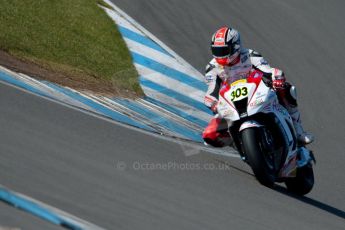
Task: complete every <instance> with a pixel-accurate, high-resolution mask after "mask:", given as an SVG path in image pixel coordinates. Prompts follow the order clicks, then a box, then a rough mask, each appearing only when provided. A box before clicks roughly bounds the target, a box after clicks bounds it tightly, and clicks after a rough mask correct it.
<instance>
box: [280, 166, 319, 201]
mask: <svg viewBox="0 0 345 230" xmlns="http://www.w3.org/2000/svg"><path fill="white" fill-rule="evenodd" d="M285 184H286V187H287V189H288V191H290V192H292V193H295V194H297V195H301V196H303V195H305V194H307V193H309V192H310V191H311V190H312V188H313V186H314V172H313V167H312V164H311V163H309V164H307V165H305V166H303V167H301V168H297V173H296V177H294V178H289V179H287V180H286V181H285Z"/></svg>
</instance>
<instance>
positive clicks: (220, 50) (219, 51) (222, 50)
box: [211, 46, 230, 58]
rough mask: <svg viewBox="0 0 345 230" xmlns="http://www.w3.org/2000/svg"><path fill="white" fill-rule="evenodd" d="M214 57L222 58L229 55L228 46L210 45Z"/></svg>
mask: <svg viewBox="0 0 345 230" xmlns="http://www.w3.org/2000/svg"><path fill="white" fill-rule="evenodd" d="M211 50H212V54H213V56H214V57H217V58H223V57H228V56H230V48H229V47H228V46H211Z"/></svg>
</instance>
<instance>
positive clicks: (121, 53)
mask: <svg viewBox="0 0 345 230" xmlns="http://www.w3.org/2000/svg"><path fill="white" fill-rule="evenodd" d="M97 4H101V5H103V6H106V5H105V3H104V4H103V3H102V1H101V0H0V49H2V50H5V51H6V52H8V53H10V54H11V55H14V56H16V57H18V58H20V59H24V60H28V61H31V62H34V63H36V64H39V65H42V66H44V67H45V68H49V69H51V70H54V71H58V72H60V73H64V74H66V75H67V76H73V75H75V76H78V77H79V79H80V77H81V76H82V77H83V78H94V79H98V80H101V81H104V80H105V81H108V82H111V83H113V84H114V85H116V87H118V88H122V89H127V90H131V91H134V92H136V93H139V94H141V93H142V91H141V88H140V86H139V83H138V74H137V72H136V70H135V68H134V66H133V64H132V59H131V57H130V54H129V51H128V49H127V47H126V45H125V43H124V41H123V40H122V37H121V35H120V33H119V32H118V30H117V28H116V26H115V24H114V23H113V21H112V20H111V19H110V18H109V17H108V16H107V15H106V13H105V12H104V11H103V10H102V9H101V8H100V7H99V6H98V5H97Z"/></svg>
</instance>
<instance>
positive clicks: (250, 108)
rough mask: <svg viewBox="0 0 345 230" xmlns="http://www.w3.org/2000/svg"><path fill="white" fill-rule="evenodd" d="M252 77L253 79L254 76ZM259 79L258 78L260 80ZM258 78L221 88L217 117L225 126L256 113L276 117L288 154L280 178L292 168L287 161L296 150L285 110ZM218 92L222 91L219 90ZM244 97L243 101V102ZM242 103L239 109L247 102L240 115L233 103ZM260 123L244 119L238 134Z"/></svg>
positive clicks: (291, 124) (272, 91)
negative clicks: (224, 122)
mask: <svg viewBox="0 0 345 230" xmlns="http://www.w3.org/2000/svg"><path fill="white" fill-rule="evenodd" d="M254 78H255V77H254ZM260 79H261V78H260ZM260 79H258V80H257V81H255V80H254V81H255V82H250V83H248V82H247V80H246V79H244V80H239V81H236V82H234V83H232V84H231V87H229V86H228V90H227V89H225V88H224V89H223V91H224V92H225V93H221V95H220V96H219V104H218V114H219V116H220V117H222V118H224V119H225V120H226V121H227V122H228V124H229V126H230V125H231V124H232V122H234V121H237V120H240V119H242V118H246V117H249V116H252V115H254V114H257V113H274V114H275V117H276V119H277V120H276V124H277V125H279V127H280V129H281V130H282V132H283V135H284V137H285V140H286V143H287V145H288V155H287V157H286V162H285V166H286V167H284V168H283V171H282V172H281V175H284V176H288V175H289V174H291V172H292V171H293V170H294V169H295V167H296V164H294V165H295V166H292V165H291V163H289V162H291V159H292V158H295V157H296V154H297V147H296V140H295V134H294V129H293V128H292V127H293V123H292V119H291V117H290V115H289V113H288V111H287V110H286V109H285V108H284V107H283V106H282V105H280V104H279V102H278V98H277V95H276V93H275V92H274V90H272V89H271V88H269V87H267V86H266V85H265V83H264V82H263V81H262V80H260ZM224 87H226V86H224ZM221 90H222V89H221ZM246 98H247V99H246ZM241 100H242V107H243V103H245V100H247V103H246V104H245V105H244V106H246V110H245V109H244V110H243V109H242V114H239V112H238V111H237V109H236V106H235V104H236V103H238V101H241ZM259 126H260V124H259V123H258V122H257V121H254V120H246V121H245V122H244V123H243V124H242V125H241V127H240V130H239V131H242V130H243V129H246V128H251V127H259Z"/></svg>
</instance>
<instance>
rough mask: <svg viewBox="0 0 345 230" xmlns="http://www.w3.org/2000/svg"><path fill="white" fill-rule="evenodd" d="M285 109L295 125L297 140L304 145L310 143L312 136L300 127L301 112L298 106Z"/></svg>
mask: <svg viewBox="0 0 345 230" xmlns="http://www.w3.org/2000/svg"><path fill="white" fill-rule="evenodd" d="M289 107H290V106H289ZM287 109H288V112H289V114H290V116H291V118H292V122H293V125H294V127H295V131H296V135H297V140H298V142H300V143H301V144H304V145H307V144H310V143H312V142H313V141H314V136H313V135H312V134H311V133H308V132H306V131H304V129H303V127H302V122H301V114H300V112H299V111H298V107H297V106H296V107H290V108H287Z"/></svg>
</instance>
